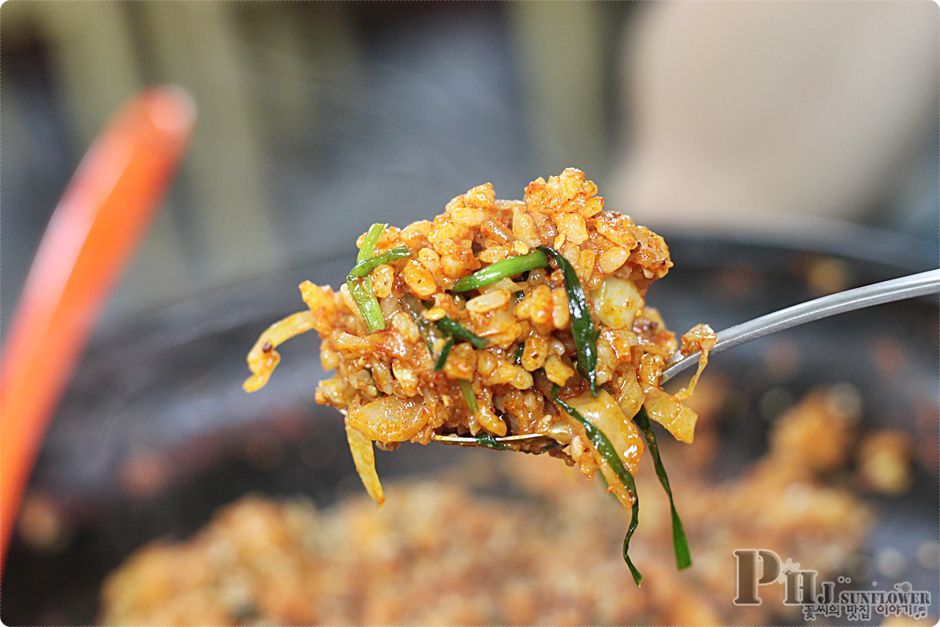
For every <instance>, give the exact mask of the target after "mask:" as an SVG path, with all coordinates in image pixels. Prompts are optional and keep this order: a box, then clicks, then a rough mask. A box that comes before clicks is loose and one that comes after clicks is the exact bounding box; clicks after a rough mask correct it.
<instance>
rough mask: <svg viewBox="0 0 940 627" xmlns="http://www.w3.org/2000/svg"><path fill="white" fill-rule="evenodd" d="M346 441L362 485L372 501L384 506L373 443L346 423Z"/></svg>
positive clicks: (383, 494)
mask: <svg viewBox="0 0 940 627" xmlns="http://www.w3.org/2000/svg"><path fill="white" fill-rule="evenodd" d="M346 441H347V442H349V452H350V453H352V458H353V463H354V464H355V465H356V472H357V473H359V478H360V479H362V485H364V486H365V488H366V492H368V493H369V496H371V497H372V500H373V501H375V502H376V503H378V504H379V505H382V504H383V503H385V493H384V492H383V491H382V483H381V482H380V481H379V473H377V472H376V471H375V451H373V450H372V441H371V440H369V438H367V437H366V436H365V435H363V433H362V432H361V431H359V430H358V429H356V428H355V427H352V426H350V425H349V422H348V421H347V423H346Z"/></svg>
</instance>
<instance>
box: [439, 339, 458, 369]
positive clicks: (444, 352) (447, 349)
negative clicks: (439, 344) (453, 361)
mask: <svg viewBox="0 0 940 627" xmlns="http://www.w3.org/2000/svg"><path fill="white" fill-rule="evenodd" d="M453 347H454V338H452V337H451V338H448V339H447V341H446V342H445V343H444V347H443V348H442V349H441V354H440V355H438V357H437V362H436V363H435V364H434V370H436V371H438V372H440V371H441V370H443V369H444V364H446V363H447V357H448V355H450V349H452V348H453Z"/></svg>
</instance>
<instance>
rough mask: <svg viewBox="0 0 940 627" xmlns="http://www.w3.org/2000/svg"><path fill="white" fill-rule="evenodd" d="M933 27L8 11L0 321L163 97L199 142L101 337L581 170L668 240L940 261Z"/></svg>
mask: <svg viewBox="0 0 940 627" xmlns="http://www.w3.org/2000/svg"><path fill="white" fill-rule="evenodd" d="M936 10H937V9H936V5H935V4H933V3H931V2H923V3H918V2H913V3H871V4H864V5H861V4H852V5H840V4H838V3H824V4H814V3H793V4H787V3H755V4H745V3H740V4H738V3H726V4H706V5H697V4H694V3H693V4H689V3H676V4H665V3H664V4H655V3H654V4H638V3H616V2H614V3H610V2H607V3H600V2H598V3H549V4H533V3H508V4H500V3H460V2H451V3H447V4H434V3H415V4H408V3H394V4H387V3H351V4H350V3H345V4H344V3H336V4H334V3H328V2H317V3H285V4H275V5H271V4H262V3H222V2H218V3H217V2H190V3H161V2H154V3H123V2H99V3H74V4H73V3H53V4H47V3H32V2H16V1H14V2H11V3H7V4H6V5H5V6H4V8H3V12H2V28H3V42H2V50H0V54H2V59H3V79H2V86H3V93H2V106H3V119H2V132H3V139H4V148H5V155H6V159H4V160H3V161H4V162H3V167H2V183H3V196H4V198H3V200H4V202H3V227H4V228H3V233H2V273H3V276H2V280H3V286H4V294H3V299H2V317H3V322H4V323H6V322H7V321H8V320H9V314H10V311H11V308H12V307H13V306H14V305H15V303H16V295H17V292H18V288H19V286H20V285H21V283H22V281H23V277H24V275H25V271H26V268H27V267H28V264H29V262H30V260H31V258H32V254H33V252H34V251H35V248H36V245H37V243H38V238H39V236H40V234H41V233H42V230H43V228H44V227H45V224H46V222H47V220H48V218H49V215H50V212H51V210H52V208H53V207H54V205H55V202H56V200H57V198H58V196H59V195H60V194H61V192H62V190H63V189H64V187H65V184H66V182H67V181H68V179H69V177H70V176H71V174H72V172H73V171H74V170H75V168H76V165H77V163H78V160H79V158H80V157H81V155H82V154H83V152H84V151H85V150H86V149H87V147H88V145H89V143H90V142H91V140H92V138H93V137H94V136H95V134H96V133H97V132H98V131H99V130H101V128H102V127H103V125H104V123H105V121H106V119H107V118H108V116H109V115H111V114H112V113H113V112H115V111H116V110H117V109H118V108H119V107H120V105H121V104H122V103H124V102H125V101H126V100H128V99H129V98H130V97H131V96H132V95H133V94H135V93H136V92H137V91H138V90H140V89H142V88H144V87H145V86H149V85H154V84H159V83H166V82H171V83H176V84H178V85H181V86H182V87H184V88H185V89H186V90H188V91H189V92H190V93H191V94H192V96H193V97H194V99H195V101H196V103H197V105H198V107H199V122H198V126H197V129H196V133H195V136H194V138H193V141H192V144H191V147H190V149H189V152H188V156H187V157H186V160H185V163H184V166H183V168H182V170H181V172H180V174H179V177H178V179H177V181H176V184H175V185H174V186H173V191H172V194H171V198H170V199H169V200H168V201H167V202H166V203H165V206H164V208H163V211H162V214H161V216H160V217H159V219H158V221H157V223H156V225H155V226H154V228H153V229H152V231H151V233H150V235H149V237H148V238H147V241H146V245H145V246H144V247H143V249H142V250H141V252H140V253H139V255H138V256H137V258H136V260H135V263H134V267H133V269H132V270H131V271H130V272H129V273H128V274H127V276H126V279H125V280H124V282H123V284H122V285H121V287H120V289H119V290H118V293H117V295H116V297H115V298H114V299H113V301H112V303H111V307H110V309H109V312H108V316H109V317H120V316H122V315H130V314H134V313H139V312H140V311H142V310H145V309H148V308H152V307H154V306H157V305H160V304H165V303H167V302H175V301H178V300H180V299H182V298H184V297H186V296H187V295H191V294H194V293H197V292H199V291H200V290H202V289H204V288H205V287H206V286H210V285H215V284H219V283H225V282H230V281H233V280H237V279H240V278H246V277H255V276H259V275H261V274H263V273H265V272H267V271H270V270H271V269H273V268H277V267H281V266H284V265H290V264H292V263H297V262H298V261H300V260H308V259H310V258H313V257H329V256H332V255H336V254H338V253H342V252H345V251H346V249H348V247H349V242H350V241H351V238H352V237H354V236H355V235H357V234H358V233H360V232H362V230H363V225H365V224H368V223H369V222H371V221H373V220H374V219H377V218H378V217H382V219H388V220H390V221H391V222H392V223H397V224H402V223H407V222H410V221H411V220H413V219H415V218H416V217H418V216H426V215H429V214H431V213H433V212H435V211H437V210H438V209H439V208H441V207H442V206H443V205H444V204H445V203H446V201H447V200H449V199H450V198H451V197H453V196H454V195H456V194H458V193H460V192H461V191H462V190H465V189H467V188H469V187H470V186H472V185H475V184H477V183H480V182H483V181H491V182H493V184H494V185H495V186H496V190H497V194H498V195H499V196H501V197H507V198H510V197H518V196H519V195H520V194H521V189H522V187H523V186H524V185H525V184H526V183H527V182H528V181H530V180H532V179H533V178H535V177H537V176H548V175H549V174H554V173H557V172H559V171H561V169H563V168H564V167H566V166H576V167H580V168H581V169H583V170H585V171H586V172H587V173H588V174H589V175H590V176H591V177H593V178H594V179H595V180H597V182H598V184H599V185H600V188H601V190H602V192H606V194H605V195H606V196H607V197H608V199H609V201H610V204H609V206H610V207H611V208H614V209H618V210H620V211H624V212H626V213H630V214H631V215H634V216H635V217H636V218H637V219H639V220H641V221H644V222H646V223H651V224H652V225H653V226H657V227H662V226H663V225H664V224H667V223H668V224H674V223H678V224H686V225H695V226H696V227H698V226H703V227H708V228H713V229H721V228H724V227H726V226H728V224H734V225H736V226H740V224H741V222H742V221H743V222H745V223H748V224H755V225H756V228H759V229H764V230H769V231H774V230H788V231H789V230H797V231H799V230H800V229H803V231H814V230H815V229H816V228H818V226H817V225H816V224H815V221H816V220H821V219H828V218H839V219H846V220H849V221H853V222H859V223H864V224H869V225H878V226H884V227H887V228H888V229H891V230H898V231H904V232H908V233H912V234H915V235H917V236H919V237H920V238H922V239H924V240H926V242H927V244H928V245H929V246H934V245H935V244H936V238H937V210H936V208H937V187H938V185H937V150H936V146H937V141H936V138H937V128H936V125H937V115H936V112H937V93H938V88H937V77H938V68H937V54H936V51H937V48H938V42H937V29H936ZM797 218H800V219H797ZM245 250H251V254H250V255H248V254H244V251H245ZM4 326H5V325H4Z"/></svg>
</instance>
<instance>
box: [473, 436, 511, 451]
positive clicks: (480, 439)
mask: <svg viewBox="0 0 940 627" xmlns="http://www.w3.org/2000/svg"><path fill="white" fill-rule="evenodd" d="M476 441H477V444H479V445H480V446H485V447H486V448H491V449H493V450H496V451H505V450H506V449H508V448H509V447H508V446H506V445H505V444H503V443H502V442H498V441H497V440H496V438H494V437H493V436H492V435H490V434H489V433H481V434H479V435H477V436H476Z"/></svg>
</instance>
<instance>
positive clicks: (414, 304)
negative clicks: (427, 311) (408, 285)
mask: <svg viewBox="0 0 940 627" xmlns="http://www.w3.org/2000/svg"><path fill="white" fill-rule="evenodd" d="M401 303H402V305H404V306H405V309H406V310H407V311H408V313H409V314H410V315H411V319H412V320H414V322H415V324H416V325H418V331H419V332H420V333H421V337H423V338H424V343H425V344H427V345H428V351H429V352H430V353H431V354H432V355H433V354H434V346H435V345H436V344H437V341H438V340H442V339H444V337H443V336H442V335H441V334H440V333H438V331H437V328H436V327H435V326H434V325H433V324H431V322H430V320H428V319H427V318H425V317H424V315H423V312H424V305H422V304H421V301H420V300H418V299H417V298H415V297H414V296H412V295H411V294H405V295H404V296H402V297H401Z"/></svg>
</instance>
